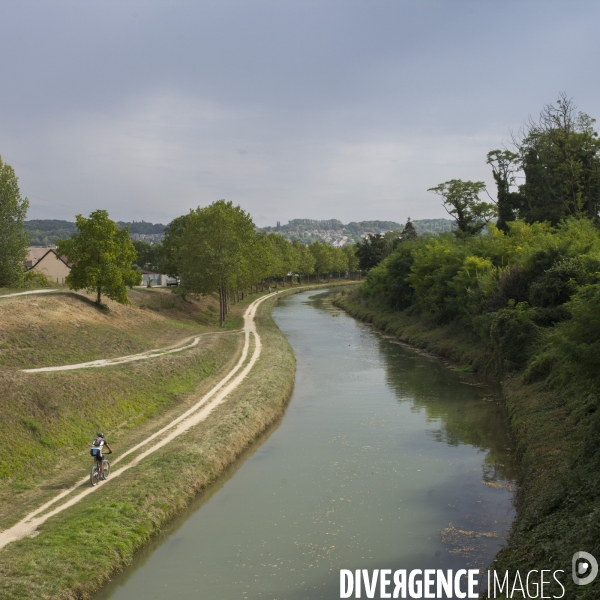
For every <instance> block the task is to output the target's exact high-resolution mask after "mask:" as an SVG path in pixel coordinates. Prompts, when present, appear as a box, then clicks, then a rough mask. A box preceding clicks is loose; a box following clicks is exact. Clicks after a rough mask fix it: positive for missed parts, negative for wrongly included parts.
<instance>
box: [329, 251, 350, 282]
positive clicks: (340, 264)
mask: <svg viewBox="0 0 600 600" xmlns="http://www.w3.org/2000/svg"><path fill="white" fill-rule="evenodd" d="M332 250H333V252H332V264H331V270H332V271H333V272H334V273H337V274H338V277H339V276H341V274H342V273H345V272H346V271H347V270H348V256H347V255H346V253H345V252H344V251H343V250H342V249H341V248H332Z"/></svg>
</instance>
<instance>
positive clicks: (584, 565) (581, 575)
mask: <svg viewBox="0 0 600 600" xmlns="http://www.w3.org/2000/svg"><path fill="white" fill-rule="evenodd" d="M596 575H598V561H597V560H596V559H595V558H594V557H593V556H592V555H591V554H589V553H588V552H575V554H573V581H574V582H575V585H587V584H588V583H592V581H594V579H596Z"/></svg>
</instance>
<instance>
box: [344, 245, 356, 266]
mask: <svg viewBox="0 0 600 600" xmlns="http://www.w3.org/2000/svg"><path fill="white" fill-rule="evenodd" d="M342 252H343V253H344V254H345V255H346V260H347V261H348V271H350V272H351V273H352V272H353V271H357V270H358V256H356V246H354V245H350V244H347V245H346V246H344V247H343V248H342Z"/></svg>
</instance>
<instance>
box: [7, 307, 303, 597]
mask: <svg viewBox="0 0 600 600" xmlns="http://www.w3.org/2000/svg"><path fill="white" fill-rule="evenodd" d="M272 303H273V300H269V301H266V302H265V303H263V304H262V305H261V307H260V309H259V312H258V315H257V324H258V327H259V332H260V335H261V337H262V342H263V351H262V355H261V358H260V360H259V362H258V363H257V365H256V367H255V369H253V371H252V372H251V373H250V375H249V376H248V377H247V379H246V380H245V381H244V383H243V384H242V386H240V388H238V389H237V390H236V391H235V392H234V393H232V394H231V396H230V397H229V398H228V400H227V401H226V402H225V403H223V404H222V405H220V406H218V407H217V408H216V409H215V410H214V411H213V413H212V414H211V415H210V416H209V417H208V419H207V420H206V421H204V422H202V423H201V424H199V425H198V426H196V427H195V428H193V429H192V430H190V431H189V432H187V433H186V434H184V435H183V436H181V437H180V438H177V439H176V440H175V441H173V442H172V443H170V444H169V445H168V446H167V447H165V448H164V449H162V450H159V451H157V452H156V453H155V454H153V455H152V456H150V457H148V458H147V459H145V460H144V461H142V463H140V465H138V466H137V467H135V468H133V469H131V470H130V471H128V472H126V473H125V474H124V475H123V476H121V477H120V478H119V479H117V480H115V481H114V482H113V481H110V480H109V481H108V482H106V483H105V484H104V485H103V488H102V489H101V491H99V493H96V494H92V495H91V496H88V497H86V498H85V499H84V500H82V501H81V502H80V503H78V504H77V505H76V506H74V507H73V508H71V509H70V510H68V511H66V512H65V513H61V514H60V515H57V516H56V517H54V518H52V519H50V520H49V521H47V522H46V523H45V524H44V526H43V527H41V531H40V533H39V535H37V536H36V537H34V538H28V539H23V540H21V541H19V542H16V543H14V544H11V545H9V546H7V547H6V548H5V549H4V550H3V551H2V552H0V577H1V578H2V583H3V585H2V590H1V591H0V598H3V599H4V598H11V599H12V598H15V599H16V598H19V599H27V598H85V597H88V596H89V595H90V593H91V592H92V591H93V590H94V589H97V588H98V587H99V586H100V585H101V584H102V582H103V581H105V580H106V579H107V578H108V577H109V576H110V574H111V573H112V572H113V571H114V570H115V569H119V568H120V567H122V566H123V565H124V564H127V563H128V562H129V561H130V560H131V558H132V556H133V554H134V552H135V551H136V550H137V549H138V548H140V547H141V546H142V545H143V544H145V543H146V542H147V541H148V540H149V539H150V537H151V536H152V535H153V534H155V533H156V532H157V531H158V530H160V528H161V526H162V525H163V524H164V523H165V522H167V521H168V520H169V519H170V518H172V517H173V515H175V514H177V513H178V512H180V511H181V510H182V509H183V508H184V507H185V506H186V505H187V504H188V503H189V501H190V500H191V498H192V497H193V496H194V495H196V494H197V493H198V492H199V491H201V490H202V489H203V488H204V487H205V486H207V485H208V484H209V483H210V482H211V481H213V480H214V479H215V478H216V477H217V476H218V475H219V474H220V473H221V472H222V471H223V470H224V469H225V468H226V467H227V466H228V465H229V464H231V463H232V462H233V461H234V460H235V458H236V457H237V456H238V455H239V454H240V453H241V452H242V451H243V450H244V449H245V448H246V447H247V446H248V444H250V443H251V442H252V440H253V439H255V438H256V437H257V436H258V435H259V434H260V433H261V432H262V431H263V430H264V429H265V428H266V427H268V425H269V424H271V423H272V422H273V421H274V420H276V419H277V418H278V417H279V416H280V415H281V414H282V413H283V410H284V408H285V406H286V404H287V401H288V399H289V397H290V394H291V391H292V389H293V380H294V371H295V360H294V356H293V353H292V350H291V347H290V346H289V344H288V343H287V341H286V339H285V337H284V336H283V335H282V334H281V332H280V331H279V330H278V328H277V326H276V325H275V323H274V322H273V320H272V319H271V316H270V307H271V305H272ZM225 339H227V338H225ZM91 548H93V556H94V559H93V560H90V549H91Z"/></svg>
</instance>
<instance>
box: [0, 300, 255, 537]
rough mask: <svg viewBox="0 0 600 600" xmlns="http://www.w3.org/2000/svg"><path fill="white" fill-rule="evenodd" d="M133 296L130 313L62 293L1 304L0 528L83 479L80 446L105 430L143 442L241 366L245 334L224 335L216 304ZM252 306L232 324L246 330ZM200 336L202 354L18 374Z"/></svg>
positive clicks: (121, 440)
mask: <svg viewBox="0 0 600 600" xmlns="http://www.w3.org/2000/svg"><path fill="white" fill-rule="evenodd" d="M130 298H131V300H132V303H133V304H132V306H120V305H116V304H114V303H111V304H109V305H108V306H107V307H105V308H104V309H101V310H99V309H98V308H96V307H95V306H94V305H93V304H91V303H90V302H89V301H88V299H87V298H85V297H82V296H79V295H74V294H64V293H60V294H56V295H53V294H50V295H41V296H25V297H20V298H14V299H5V300H2V301H1V302H0V318H1V319H2V323H3V327H2V332H1V333H0V337H1V339H2V348H0V359H1V360H0V448H2V452H1V453H0V527H2V528H4V527H7V526H9V525H11V524H12V523H14V522H16V521H18V520H19V519H20V518H22V517H23V516H24V515H25V514H26V513H27V512H28V511H29V510H30V509H31V508H33V507H35V506H37V505H38V504H39V503H41V501H42V500H44V499H46V498H48V497H51V496H52V495H54V494H55V493H56V490H57V489H61V488H64V487H69V486H70V485H72V484H73V483H74V482H75V481H77V480H78V479H79V478H81V477H82V476H84V475H85V473H86V472H87V471H88V469H89V456H86V454H85V452H82V448H86V447H87V445H88V444H89V443H90V440H91V439H93V437H94V436H95V434H96V432H97V431H99V430H102V431H105V432H106V433H107V434H109V441H110V443H111V444H114V445H115V447H117V448H120V449H124V448H127V447H128V446H129V445H133V444H134V443H136V441H137V442H139V441H141V440H143V439H144V437H145V436H146V435H147V433H148V432H150V431H153V430H155V429H157V428H158V427H159V426H160V425H161V424H164V423H165V422H168V421H169V420H171V419H172V418H174V416H173V415H174V413H175V416H176V414H178V413H179V412H182V411H183V410H185V408H186V406H187V405H188V404H189V402H190V398H191V397H192V392H194V391H197V390H198V389H201V388H202V386H207V385H209V384H210V381H211V380H212V379H213V378H215V377H218V376H219V375H220V374H221V373H224V372H226V371H227V370H228V369H229V368H230V367H231V365H232V364H233V363H234V362H235V360H237V355H238V353H239V351H240V348H241V345H240V344H241V339H242V336H241V335H240V334H235V333H229V334H227V333H226V334H225V335H223V334H222V333H221V332H220V331H218V327H217V326H216V323H217V320H218V313H217V311H216V308H215V307H216V306H217V302H216V301H215V300H214V299H213V298H205V299H190V300H188V301H183V300H182V299H181V298H177V297H176V296H173V295H172V294H169V293H168V292H167V291H166V290H164V291H160V290H145V289H141V290H134V291H132V292H131V293H130ZM244 308H245V306H244V305H239V306H238V307H236V308H235V310H234V314H233V318H232V320H231V321H230V322H231V323H232V324H237V326H238V327H239V325H240V324H241V313H242V311H243V310H244ZM198 332H204V334H205V335H204V337H203V338H202V339H201V343H200V344H199V345H198V346H196V347H195V348H193V349H190V350H187V351H185V352H182V353H179V354H174V355H168V356H163V357H160V358H154V359H152V360H150V361H141V362H136V363H131V364H129V365H123V366H114V367H110V368H107V369H86V370H81V371H70V372H69V371H67V372H55V373H39V374H27V373H23V372H21V370H20V369H19V366H30V365H31V366H34V365H38V366H39V365H47V364H54V365H56V364H65V363H66V364H69V363H73V362H79V361H80V360H81V359H82V358H83V357H87V358H101V357H105V356H107V355H108V356H110V355H112V356H122V355H126V354H129V353H131V352H132V351H136V350H137V351H143V350H148V349H150V348H155V347H164V346H166V345H168V343H170V342H174V341H176V340H180V339H181V338H183V337H187V336H189V335H190V334H192V333H198ZM30 359H31V360H30ZM2 363H3V364H2ZM48 479H50V480H51V482H49V481H48Z"/></svg>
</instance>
